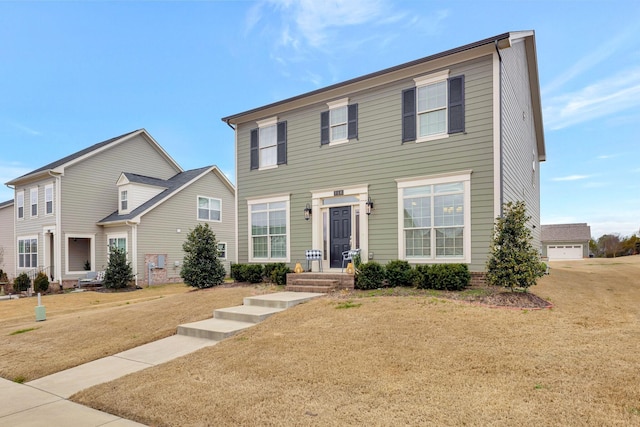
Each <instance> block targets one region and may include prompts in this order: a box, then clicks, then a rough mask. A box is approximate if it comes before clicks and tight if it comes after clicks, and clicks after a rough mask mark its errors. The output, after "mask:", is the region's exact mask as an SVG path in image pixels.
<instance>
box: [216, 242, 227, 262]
mask: <svg viewBox="0 0 640 427" xmlns="http://www.w3.org/2000/svg"><path fill="white" fill-rule="evenodd" d="M218 258H220V259H227V244H226V243H225V242H218Z"/></svg>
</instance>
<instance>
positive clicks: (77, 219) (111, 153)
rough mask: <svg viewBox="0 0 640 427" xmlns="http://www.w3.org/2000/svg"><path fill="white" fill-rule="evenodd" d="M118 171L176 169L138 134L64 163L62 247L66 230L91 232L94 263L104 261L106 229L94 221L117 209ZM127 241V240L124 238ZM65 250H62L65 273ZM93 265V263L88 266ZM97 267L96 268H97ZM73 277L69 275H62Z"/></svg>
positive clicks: (166, 172) (163, 173)
mask: <svg viewBox="0 0 640 427" xmlns="http://www.w3.org/2000/svg"><path fill="white" fill-rule="evenodd" d="M122 172H135V173H137V174H140V175H147V176H153V177H156V178H162V179H168V178H170V177H172V176H173V175H175V174H176V173H178V172H179V171H178V170H176V169H175V168H174V167H173V166H172V165H171V164H170V163H169V162H167V161H166V159H165V157H163V156H162V155H161V153H160V152H158V151H157V150H156V149H155V148H154V146H152V145H151V143H149V142H148V141H147V139H146V138H145V137H144V136H142V135H139V136H136V137H134V138H132V139H129V140H127V141H124V142H122V143H120V144H117V145H115V146H112V147H110V148H109V149H107V150H105V151H102V152H100V153H98V154H96V155H94V156H91V157H89V158H87V159H85V160H84V161H81V162H78V163H76V164H74V165H71V166H69V167H67V168H66V169H65V171H64V176H63V177H62V195H61V199H62V239H63V240H62V247H63V248H64V247H65V244H64V239H65V236H66V235H67V234H95V236H96V239H95V266H96V267H102V266H106V264H107V240H106V234H107V232H111V231H110V230H108V229H105V230H104V232H103V229H102V227H100V226H98V225H96V222H98V221H100V220H101V219H103V218H104V217H106V216H107V215H109V214H111V213H113V212H114V211H116V210H117V209H118V188H117V186H116V182H117V180H118V178H119V177H120V174H121V173H122ZM127 243H128V244H130V241H128V242H127ZM65 257H66V254H65V253H63V254H62V269H63V274H64V273H65V265H66V258H65ZM92 267H93V266H92ZM98 269H99V268H98ZM73 277H77V275H71V276H70V277H64V278H66V279H69V278H73Z"/></svg>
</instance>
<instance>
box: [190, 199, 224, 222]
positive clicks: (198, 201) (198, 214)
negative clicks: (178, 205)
mask: <svg viewBox="0 0 640 427" xmlns="http://www.w3.org/2000/svg"><path fill="white" fill-rule="evenodd" d="M201 198H202V199H208V200H217V201H218V202H220V219H202V218H200V199H201ZM211 210H212V209H209V211H211ZM214 210H215V209H214ZM196 220H197V221H205V222H222V199H220V198H218V197H210V196H202V195H197V196H196Z"/></svg>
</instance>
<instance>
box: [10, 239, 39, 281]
mask: <svg viewBox="0 0 640 427" xmlns="http://www.w3.org/2000/svg"><path fill="white" fill-rule="evenodd" d="M15 239H16V240H15V242H16V248H15V254H14V255H15V257H16V275H17V274H18V272H19V271H24V270H31V269H32V268H38V266H39V265H40V235H39V234H26V235H21V236H16V238H15ZM34 239H35V241H36V265H31V266H29V267H20V240H34ZM29 245H31V242H29ZM26 253H27V252H25V253H23V255H24V254H26ZM28 253H29V255H31V254H33V252H28ZM29 263H31V262H29Z"/></svg>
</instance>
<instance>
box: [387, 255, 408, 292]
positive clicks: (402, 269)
mask: <svg viewBox="0 0 640 427" xmlns="http://www.w3.org/2000/svg"><path fill="white" fill-rule="evenodd" d="M385 271H386V278H387V282H389V286H413V278H414V275H413V269H412V268H411V265H409V263H408V262H407V261H403V260H394V261H389V262H388V263H387V265H386V266H385Z"/></svg>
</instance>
